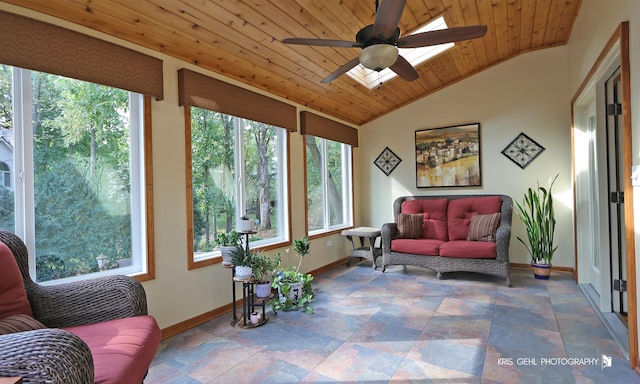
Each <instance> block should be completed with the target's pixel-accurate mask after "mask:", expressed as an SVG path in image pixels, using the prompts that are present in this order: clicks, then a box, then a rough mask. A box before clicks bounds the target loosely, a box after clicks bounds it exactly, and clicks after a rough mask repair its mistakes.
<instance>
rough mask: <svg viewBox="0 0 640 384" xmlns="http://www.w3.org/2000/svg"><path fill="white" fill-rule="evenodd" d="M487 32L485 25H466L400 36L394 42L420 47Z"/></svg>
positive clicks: (468, 37)
mask: <svg viewBox="0 0 640 384" xmlns="http://www.w3.org/2000/svg"><path fill="white" fill-rule="evenodd" d="M486 33H487V26H486V25H471V26H468V27H453V28H449V29H438V30H435V31H429V32H423V33H417V34H415V35H407V36H404V37H401V38H399V39H398V41H397V42H396V45H397V46H398V48H420V47H427V46H430V45H438V44H444V43H453V42H456V41H462V40H471V39H476V38H478V37H482V36H484V35H486Z"/></svg>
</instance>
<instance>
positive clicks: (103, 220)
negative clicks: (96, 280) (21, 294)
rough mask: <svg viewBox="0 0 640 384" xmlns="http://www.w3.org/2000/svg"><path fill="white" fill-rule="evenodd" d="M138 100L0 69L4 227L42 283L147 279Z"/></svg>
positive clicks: (40, 75)
mask: <svg viewBox="0 0 640 384" xmlns="http://www.w3.org/2000/svg"><path fill="white" fill-rule="evenodd" d="M142 99H143V97H142V96H141V95H138V94H130V93H129V92H127V91H124V90H120V89H116V88H112V87H107V86H102V85H98V84H93V83H88V82H84V81H79V80H74V79H69V78H65V77H61V76H56V75H51V74H46V73H41V72H35V71H28V70H25V69H19V68H12V67H10V66H7V65H0V162H1V163H4V164H7V165H8V168H9V169H8V172H9V173H10V174H11V175H10V177H11V183H9V184H8V185H7V183H6V182H5V183H4V186H1V187H0V227H3V228H7V229H13V230H14V231H15V232H16V233H17V234H18V235H19V236H20V237H22V238H23V239H24V240H25V243H26V244H27V247H28V248H29V257H30V258H31V260H30V265H31V267H32V271H31V273H32V275H34V277H35V279H36V281H40V282H42V281H49V280H57V281H60V282H61V281H64V280H68V279H78V278H82V277H81V276H86V275H91V274H94V273H103V274H109V273H118V274H140V273H145V272H146V226H145V205H144V202H145V189H144V160H143V159H144V149H143V128H144V122H143V121H142V120H143V117H142V116H143V113H142V111H143V108H144V107H143V102H142ZM102 256H103V257H105V259H104V260H105V263H104V268H103V269H104V271H100V270H99V268H98V262H97V258H98V257H102ZM34 266H35V268H34Z"/></svg>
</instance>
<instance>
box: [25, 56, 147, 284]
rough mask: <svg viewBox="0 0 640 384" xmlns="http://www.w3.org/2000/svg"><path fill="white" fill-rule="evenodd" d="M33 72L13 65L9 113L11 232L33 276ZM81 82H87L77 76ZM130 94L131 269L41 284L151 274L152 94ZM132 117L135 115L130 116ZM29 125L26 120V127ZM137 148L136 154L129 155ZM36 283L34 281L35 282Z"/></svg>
mask: <svg viewBox="0 0 640 384" xmlns="http://www.w3.org/2000/svg"><path fill="white" fill-rule="evenodd" d="M32 72H36V71H32V70H28V69H23V68H19V67H13V75H12V83H13V97H14V101H13V113H14V124H13V134H14V159H16V160H15V162H14V173H15V175H14V178H13V185H14V188H13V190H14V199H15V203H14V206H15V211H14V217H15V229H14V230H15V233H16V234H17V235H18V236H20V237H21V238H22V239H23V241H24V243H25V245H26V246H27V250H28V254H29V273H30V275H31V276H32V278H33V279H34V280H36V260H35V259H36V252H35V247H36V245H35V244H36V241H35V236H36V234H35V210H34V200H33V198H34V185H33V184H34V173H33V169H34V168H33V167H34V163H33V155H34V153H33V136H32V129H31V128H28V129H27V132H25V127H26V125H25V122H30V121H31V113H32V105H33V101H32V100H33V99H32V91H31V73H32ZM78 81H86V80H78ZM126 91H127V92H128V94H129V105H130V116H132V119H131V129H132V130H135V131H134V132H136V133H135V134H132V135H130V140H131V142H130V168H131V170H132V171H131V174H132V177H131V180H134V176H136V175H137V176H136V179H137V180H139V182H138V183H131V184H130V194H131V196H132V202H133V204H132V206H131V208H132V210H131V216H132V223H131V228H132V239H131V242H132V254H133V253H138V256H137V259H138V260H136V261H134V265H133V266H132V267H124V268H116V269H111V270H104V271H98V272H91V273H87V274H84V275H78V276H73V277H67V278H62V279H56V280H49V281H44V282H40V284H43V285H57V284H63V283H66V282H71V281H80V280H87V279H92V278H95V277H100V276H108V275H116V274H127V275H129V276H131V277H133V278H134V279H136V280H137V281H147V280H151V279H154V278H155V248H154V245H153V244H154V231H153V229H154V227H153V188H152V186H153V172H152V169H153V161H152V148H151V143H152V129H151V127H152V122H151V97H150V96H145V95H141V94H138V93H134V92H132V91H128V90H126ZM134 117H135V119H134ZM30 126H31V123H29V127H30ZM133 151H136V153H137V156H131V153H132V152H133ZM36 281H37V280H36Z"/></svg>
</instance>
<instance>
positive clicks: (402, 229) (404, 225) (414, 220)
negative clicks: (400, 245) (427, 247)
mask: <svg viewBox="0 0 640 384" xmlns="http://www.w3.org/2000/svg"><path fill="white" fill-rule="evenodd" d="M423 218H424V215H423V214H422V213H416V214H408V213H401V214H399V215H398V217H397V220H396V222H397V224H398V232H399V235H398V237H400V238H403V239H419V238H421V237H422V219H423Z"/></svg>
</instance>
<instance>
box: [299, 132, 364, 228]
mask: <svg viewBox="0 0 640 384" xmlns="http://www.w3.org/2000/svg"><path fill="white" fill-rule="evenodd" d="M305 141H306V158H307V160H306V161H307V175H306V176H307V223H308V224H307V226H308V231H309V235H313V234H318V233H322V232H327V231H331V230H336V229H339V228H343V227H348V226H351V225H352V223H353V219H352V212H353V210H352V201H353V199H352V192H351V191H352V188H351V176H352V172H351V161H352V159H351V146H350V145H348V144H343V143H340V142H337V141H332V140H328V139H323V138H319V137H315V136H313V135H305Z"/></svg>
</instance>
